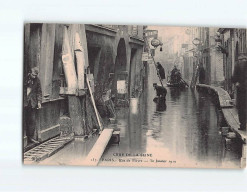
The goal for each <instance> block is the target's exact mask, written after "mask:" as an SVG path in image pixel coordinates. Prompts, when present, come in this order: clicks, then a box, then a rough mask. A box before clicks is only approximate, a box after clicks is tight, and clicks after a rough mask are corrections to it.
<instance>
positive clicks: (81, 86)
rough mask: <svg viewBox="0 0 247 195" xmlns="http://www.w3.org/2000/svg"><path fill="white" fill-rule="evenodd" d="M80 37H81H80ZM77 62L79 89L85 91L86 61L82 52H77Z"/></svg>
mask: <svg viewBox="0 0 247 195" xmlns="http://www.w3.org/2000/svg"><path fill="white" fill-rule="evenodd" d="M78 36H79V35H78ZM75 56H76V62H77V75H78V89H84V82H85V81H84V76H85V75H84V74H85V72H84V67H85V59H84V55H83V52H82V51H79V50H78V51H75Z"/></svg>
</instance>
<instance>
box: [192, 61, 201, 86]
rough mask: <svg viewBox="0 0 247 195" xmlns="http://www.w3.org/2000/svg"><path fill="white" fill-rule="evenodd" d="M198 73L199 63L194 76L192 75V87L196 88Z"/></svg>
mask: <svg viewBox="0 0 247 195" xmlns="http://www.w3.org/2000/svg"><path fill="white" fill-rule="evenodd" d="M198 75H199V66H198V65H197V66H196V70H195V71H194V73H193V76H192V80H191V84H190V88H192V89H194V88H195V86H196V82H197V78H198Z"/></svg>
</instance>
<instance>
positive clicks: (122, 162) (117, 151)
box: [100, 67, 239, 168]
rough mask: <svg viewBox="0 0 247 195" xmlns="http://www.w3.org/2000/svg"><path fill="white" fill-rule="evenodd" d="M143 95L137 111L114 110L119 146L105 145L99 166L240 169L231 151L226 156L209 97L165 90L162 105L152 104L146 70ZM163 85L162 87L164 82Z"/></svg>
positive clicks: (151, 75)
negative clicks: (118, 131)
mask: <svg viewBox="0 0 247 195" xmlns="http://www.w3.org/2000/svg"><path fill="white" fill-rule="evenodd" d="M148 78H149V80H148V81H147V86H148V87H147V88H148V89H147V90H146V91H145V92H144V93H143V94H142V97H141V98H140V100H139V104H138V107H137V108H135V107H130V108H125V109H122V108H121V109H119V110H118V111H117V120H118V122H117V125H111V126H113V127H115V128H116V127H117V128H120V143H119V145H110V146H109V147H108V148H107V150H106V151H105V153H104V155H103V157H102V160H101V161H100V165H105V166H152V167H155V166H157V167H205V168H233V167H235V168H236V167H238V166H239V154H238V153H236V152H235V151H234V147H232V148H231V149H229V150H226V147H225V144H224V143H225V141H224V138H223V137H222V136H221V134H220V133H219V126H218V114H217V108H216V105H215V104H214V103H213V101H212V100H211V98H210V96H209V95H207V94H203V93H198V92H197V91H192V90H190V89H183V90H181V89H178V88H168V87H166V88H167V90H168V93H167V97H166V102H160V103H155V102H154V101H153V98H154V97H155V91H154V89H153V87H152V84H153V83H159V81H158V80H157V74H156V71H155V70H154V68H152V67H151V68H150V71H149V77H148ZM164 83H165V82H164Z"/></svg>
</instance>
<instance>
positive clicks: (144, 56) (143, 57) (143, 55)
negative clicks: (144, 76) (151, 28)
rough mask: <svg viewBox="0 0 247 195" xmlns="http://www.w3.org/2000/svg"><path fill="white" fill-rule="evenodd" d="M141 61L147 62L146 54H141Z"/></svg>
mask: <svg viewBox="0 0 247 195" xmlns="http://www.w3.org/2000/svg"><path fill="white" fill-rule="evenodd" d="M142 61H143V62H146V61H148V52H143V53H142Z"/></svg>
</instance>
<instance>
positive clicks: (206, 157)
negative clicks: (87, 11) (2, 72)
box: [22, 23, 247, 169]
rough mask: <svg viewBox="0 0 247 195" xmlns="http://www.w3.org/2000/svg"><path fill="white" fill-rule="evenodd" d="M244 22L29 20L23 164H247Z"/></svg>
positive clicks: (25, 47) (26, 41) (177, 165)
mask: <svg viewBox="0 0 247 195" xmlns="http://www.w3.org/2000/svg"><path fill="white" fill-rule="evenodd" d="M246 44H247V33H246V29H240V28H216V27H215V28H213V27H174V26H172V27H171V26H142V25H96V24H52V23H26V24H24V52H23V54H24V62H23V63H24V66H23V68H24V70H23V128H22V130H23V137H22V139H23V145H22V147H23V163H24V164H25V165H30V164H35V165H77V166H118V167H181V168H234V169H237V168H245V167H246V110H247V109H246V106H247V105H246V102H247V98H246V95H247V94H246V89H247V78H246V75H247V48H246Z"/></svg>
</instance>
